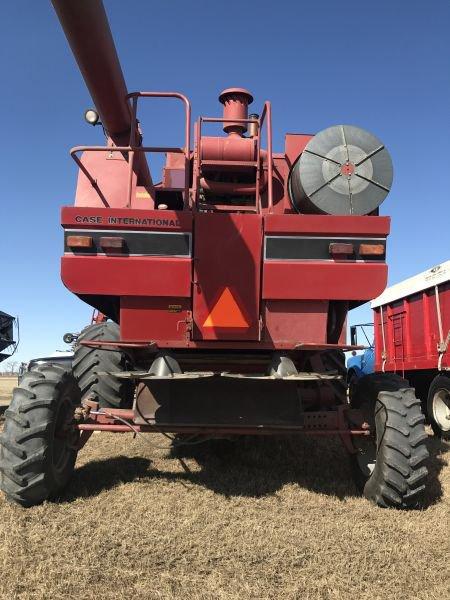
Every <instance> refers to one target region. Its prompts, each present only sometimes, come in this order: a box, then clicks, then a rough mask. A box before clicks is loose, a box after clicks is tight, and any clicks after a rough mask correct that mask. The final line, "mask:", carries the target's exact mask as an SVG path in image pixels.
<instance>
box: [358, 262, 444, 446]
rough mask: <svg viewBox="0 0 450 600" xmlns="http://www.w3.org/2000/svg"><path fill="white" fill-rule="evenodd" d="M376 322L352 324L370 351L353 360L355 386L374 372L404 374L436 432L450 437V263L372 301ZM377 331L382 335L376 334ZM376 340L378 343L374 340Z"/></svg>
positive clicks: (400, 285)
mask: <svg viewBox="0 0 450 600" xmlns="http://www.w3.org/2000/svg"><path fill="white" fill-rule="evenodd" d="M371 306H372V308H373V313H374V323H375V326H376V330H375V331H374V332H373V335H372V336H370V334H369V336H368V335H367V330H368V329H369V328H370V329H372V331H373V328H374V323H365V324H364V325H352V326H351V328H350V331H351V339H352V344H356V343H357V331H358V330H361V331H362V332H363V333H364V335H365V337H366V340H367V342H368V343H369V348H367V349H366V350H364V351H363V352H362V353H360V354H356V353H355V352H354V355H353V356H351V357H350V358H349V359H348V360H347V381H348V384H349V387H350V391H351V388H352V386H353V385H354V384H355V383H356V381H357V380H358V379H359V378H360V377H362V376H364V375H368V374H370V373H374V372H377V373H383V372H386V373H387V372H392V373H399V374H401V376H402V377H404V378H405V379H407V380H408V381H409V382H410V384H411V385H412V386H413V387H414V388H415V390H416V394H417V396H418V397H419V399H420V400H421V402H422V410H423V413H424V414H425V415H426V416H427V418H428V421H429V423H430V425H431V427H432V428H433V431H434V433H435V434H436V435H438V436H439V437H442V438H444V439H449V438H450V358H449V344H450V261H446V262H444V263H442V264H440V265H436V266H435V267H433V268H431V269H428V270H427V271H424V272H423V273H419V274H418V275H415V276H414V277H409V278H408V279H405V280H404V281H401V282H400V283H397V284H395V285H393V286H391V287H389V288H387V289H386V290H385V291H384V292H383V293H382V294H381V296H379V297H378V298H376V299H375V300H373V301H372V303H371ZM375 332H376V333H375ZM371 340H372V341H371Z"/></svg>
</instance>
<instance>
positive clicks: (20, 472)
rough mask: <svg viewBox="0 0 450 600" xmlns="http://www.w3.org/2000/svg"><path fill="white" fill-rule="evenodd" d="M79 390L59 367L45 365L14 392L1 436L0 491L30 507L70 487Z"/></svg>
mask: <svg viewBox="0 0 450 600" xmlns="http://www.w3.org/2000/svg"><path fill="white" fill-rule="evenodd" d="M80 399H81V397H80V389H79V387H78V385H77V382H76V381H75V379H74V377H73V376H72V374H71V373H70V371H67V370H66V369H64V368H63V367H61V366H59V365H53V364H51V363H46V364H43V365H39V366H38V367H36V368H35V369H34V370H33V371H30V372H27V373H25V374H24V376H23V378H22V381H21V383H20V385H19V387H17V388H15V390H14V392H13V397H12V400H11V404H10V405H9V408H8V409H7V410H6V412H5V425H4V429H3V433H2V435H1V436H0V488H1V489H2V490H3V491H4V492H5V494H6V496H7V498H8V499H9V500H12V501H14V502H17V503H18V504H21V505H22V506H26V507H28V506H33V505H35V504H40V503H41V502H44V500H48V499H51V498H55V497H56V496H58V495H59V494H60V492H61V491H62V490H63V489H64V487H65V486H66V485H67V483H68V482H69V480H70V478H71V476H72V473H73V470H74V466H75V460H76V457H77V452H78V450H77V443H78V438H79V434H78V432H77V431H76V430H75V429H74V428H73V427H72V426H71V425H72V423H73V414H74V408H75V406H77V405H78V404H80Z"/></svg>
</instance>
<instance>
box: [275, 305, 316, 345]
mask: <svg viewBox="0 0 450 600" xmlns="http://www.w3.org/2000/svg"><path fill="white" fill-rule="evenodd" d="M264 304H265V310H264V340H267V341H272V342H273V343H274V344H275V345H277V344H279V343H286V342H287V343H290V344H294V345H295V344H299V343H311V342H314V343H316V344H324V343H326V342H327V317H328V302H327V301H326V300H312V301H308V300H300V301H298V300H268V301H267V302H265V303H264Z"/></svg>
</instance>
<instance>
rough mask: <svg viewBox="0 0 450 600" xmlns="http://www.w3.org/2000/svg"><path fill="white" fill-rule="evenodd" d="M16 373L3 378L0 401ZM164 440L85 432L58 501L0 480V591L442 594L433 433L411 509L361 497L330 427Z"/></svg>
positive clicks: (440, 493)
mask: <svg viewBox="0 0 450 600" xmlns="http://www.w3.org/2000/svg"><path fill="white" fill-rule="evenodd" d="M14 384H15V381H14V380H10V381H9V382H6V380H2V378H0V405H1V404H2V400H6V401H7V399H8V397H9V394H10V390H11V387H12V386H13V385H14ZM3 404H5V402H3ZM1 411H2V407H1V406H0V413H1ZM0 418H1V417H0ZM0 428H1V424H0ZM167 444H168V440H167V439H165V438H164V437H162V436H156V435H154V436H153V435H152V436H150V435H149V436H146V437H145V439H144V441H142V438H137V439H133V438H132V437H131V436H130V435H128V434H126V435H120V434H116V435H114V434H101V435H94V436H93V437H92V438H91V440H90V442H89V443H88V445H87V446H86V447H85V448H84V449H83V450H82V451H81V453H80V455H79V459H78V462H77V469H76V472H75V476H74V478H73V480H72V483H71V484H70V486H69V488H68V490H67V491H66V493H65V495H64V496H63V497H62V498H61V499H60V500H59V501H58V502H53V503H46V504H44V505H42V506H39V507H35V508H32V509H28V510H24V509H21V508H19V507H17V506H13V505H10V504H9V503H7V502H6V500H5V498H4V496H3V495H1V494H0V597H1V598H5V599H8V600H10V599H11V600H12V599H16V598H17V599H19V598H20V599H22V598H23V599H28V598H39V599H41V598H42V599H47V598H52V599H59V598H74V597H82V598H86V599H91V598H92V599H94V598H95V599H96V600H98V599H103V598H105V599H110V598H111V599H113V598H114V599H115V598H118V599H122V598H123V599H125V598H136V599H141V598H142V599H144V598H150V599H153V598H155V599H156V598H162V599H180V598H183V599H184V598H186V599H191V598H192V599H219V600H221V599H232V598H239V599H241V600H244V599H247V598H248V599H250V598H251V599H253V598H254V599H275V598H277V599H279V598H282V599H285V598H286V599H294V598H299V599H305V600H307V599H346V600H347V599H349V598H358V599H361V600H364V599H367V600H369V599H370V600H377V599H385V598H386V599H387V598H389V599H390V598H395V599H397V600H400V599H403V598H404V599H408V600H409V599H412V598H414V599H421V598H423V599H425V598H427V599H430V600H432V599H438V598H439V600H441V599H442V598H446V597H448V596H449V577H448V556H449V542H448V539H449V497H450V468H449V466H448V447H446V446H445V445H444V444H442V443H440V442H439V441H438V440H436V439H435V438H433V437H431V436H430V439H429V449H430V452H431V454H432V458H431V461H430V471H431V475H430V478H431V484H430V489H429V492H428V495H427V498H426V501H425V505H424V507H423V509H422V510H416V511H410V512H402V511H394V510H381V509H378V508H375V507H374V506H372V505H370V504H369V503H368V502H367V501H366V500H364V499H362V498H360V497H359V496H358V495H357V492H356V490H355V488H354V486H353V483H352V480H351V474H350V469H349V466H348V461H347V457H346V454H345V452H344V450H343V449H342V448H341V446H340V444H339V443H338V442H337V441H327V440H325V439H314V438H306V439H297V440H290V441H287V440H283V439H276V438H266V439H263V438H261V439H256V440H250V439H242V440H240V441H238V442H235V443H231V442H228V441H216V442H208V443H206V444H202V445H198V446H192V447H190V448H188V449H187V450H184V451H183V453H182V454H180V450H177V453H178V454H176V455H174V451H173V450H170V449H168V448H167ZM156 446H158V447H156ZM179 459H181V460H179Z"/></svg>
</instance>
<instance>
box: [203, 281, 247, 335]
mask: <svg viewBox="0 0 450 600" xmlns="http://www.w3.org/2000/svg"><path fill="white" fill-rule="evenodd" d="M203 327H250V324H249V323H247V321H246V319H245V317H244V315H243V314H242V311H241V309H240V308H239V306H238V304H237V302H236V300H235V299H234V297H233V294H232V293H231V291H230V289H229V288H225V289H224V290H223V292H222V294H221V296H220V298H219V299H218V300H217V302H216V304H215V306H214V308H213V309H212V311H211V312H210V313H209V315H208V317H207V318H206V320H205V322H204V323H203Z"/></svg>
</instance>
